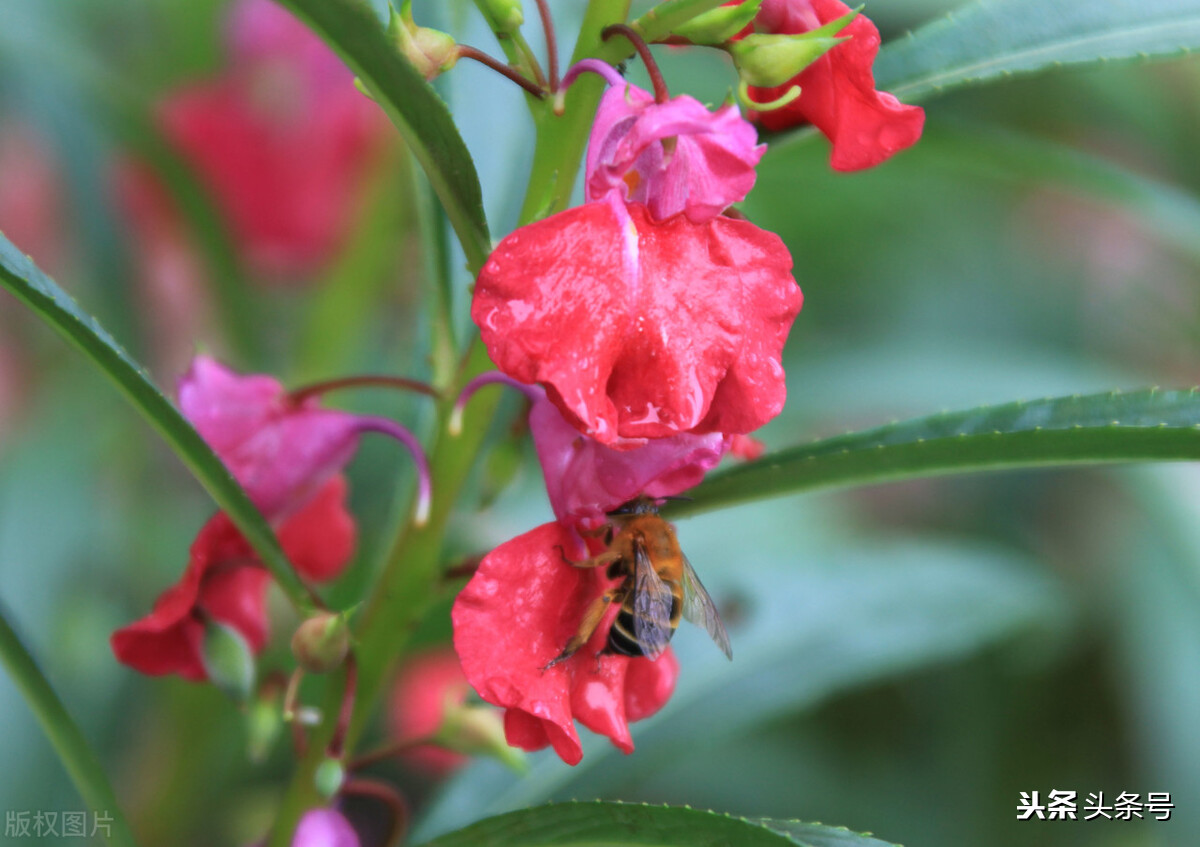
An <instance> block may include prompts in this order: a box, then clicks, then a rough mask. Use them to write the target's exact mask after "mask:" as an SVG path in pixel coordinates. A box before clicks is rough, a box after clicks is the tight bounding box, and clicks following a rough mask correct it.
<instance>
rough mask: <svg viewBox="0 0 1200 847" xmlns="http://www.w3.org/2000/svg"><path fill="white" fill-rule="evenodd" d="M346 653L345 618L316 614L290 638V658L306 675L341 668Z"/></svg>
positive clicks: (347, 649) (327, 613) (348, 648)
mask: <svg viewBox="0 0 1200 847" xmlns="http://www.w3.org/2000/svg"><path fill="white" fill-rule="evenodd" d="M349 652H350V626H349V624H348V622H347V621H346V616H345V615H339V614H334V613H332V612H319V613H317V614H315V615H313V616H312V617H311V618H309V619H308V620H306V621H305V622H304V623H302V624H300V626H299V627H297V628H296V632H295V634H294V635H292V655H293V656H295V657H296V661H297V662H299V663H300V667H302V668H304V669H305V670H306V671H308V672H310V673H329V672H330V671H332V670H335V669H336V668H339V667H341V665H342V662H344V661H345V660H346V654H347V653H349Z"/></svg>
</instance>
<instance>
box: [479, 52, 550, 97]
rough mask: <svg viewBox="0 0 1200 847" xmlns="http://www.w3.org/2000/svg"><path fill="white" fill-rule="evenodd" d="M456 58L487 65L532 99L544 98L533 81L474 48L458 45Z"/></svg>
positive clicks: (542, 91)
mask: <svg viewBox="0 0 1200 847" xmlns="http://www.w3.org/2000/svg"><path fill="white" fill-rule="evenodd" d="M458 58H460V59H474V60H475V61H476V62H479V63H480V64H481V65H487V66H488V67H489V68H491V69H492V70H494V71H495V72H496V73H498V74H500V75H501V76H505V77H508V78H509V79H511V80H512V81H513V82H515V83H516V84H517V85H519V86H521V87H522V88H524V89H525V90H526V91H528V92H529V93H530V94H532V95H533V96H534V97H536V98H538V99H539V100H540V99H542V98H543V97H545V96H546V92H545V91H544V90H543V89H542V88H541V87H540V86H539V85H538V84H537V83H535V82H533V80H531V79H529V78H527V77H526V76H525V75H524V74H522V73H521V72H520V71H518V70H517V69H516V68H514V67H512V66H510V65H506V64H504V63H503V62H501V61H500V60H499V59H497V58H495V57H493V56H490V55H488V54H487V53H484V52H483V51H482V50H477V49H476V48H474V47H468V46H467V45H465V44H460V45H458ZM553 78H554V72H553V71H551V79H553Z"/></svg>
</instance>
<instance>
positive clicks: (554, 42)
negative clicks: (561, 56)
mask: <svg viewBox="0 0 1200 847" xmlns="http://www.w3.org/2000/svg"><path fill="white" fill-rule="evenodd" d="M537 7H538V14H539V15H541V17H542V29H543V31H545V33H546V64H547V65H548V66H549V71H550V93H551V94H554V93H555V92H557V91H558V38H557V37H556V36H555V34H554V18H552V17H551V16H550V6H549V4H547V2H546V0H537Z"/></svg>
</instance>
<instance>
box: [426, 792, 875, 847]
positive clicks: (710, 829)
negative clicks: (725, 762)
mask: <svg viewBox="0 0 1200 847" xmlns="http://www.w3.org/2000/svg"><path fill="white" fill-rule="evenodd" d="M729 844H736V845H738V847H888V845H887V843H886V842H883V841H879V840H878V839H875V838H871V837H870V836H866V835H858V834H856V833H853V832H850V831H849V830H845V829H836V828H834V827H828V826H822V825H820V824H803V823H800V822H799V821H773V820H770V819H767V818H758V819H749V818H738V817H733V816H731V815H721V814H717V813H716V812H705V811H701V810H699V809H689V808H686V807H672V806H643V805H634V804H630V803H560V804H557V805H553V806H542V807H541V808H537V809H525V810H523V811H520V812H510V813H509V814H507V815H500V816H499V817H494V818H488V819H487V820H485V821H480V822H479V823H477V824H474V825H473V826H469V827H467V828H466V829H462V830H459V831H458V832H454V833H451V834H449V835H444V836H442V837H441V838H437V839H435V840H433V841H430V842H429V843H428V844H427V845H426V847H460V845H461V847H467V845H470V847H539V845H541V846H542V847H604V846H605V845H612V847H619V846H620V845H637V847H676V845H678V847H725V845H729Z"/></svg>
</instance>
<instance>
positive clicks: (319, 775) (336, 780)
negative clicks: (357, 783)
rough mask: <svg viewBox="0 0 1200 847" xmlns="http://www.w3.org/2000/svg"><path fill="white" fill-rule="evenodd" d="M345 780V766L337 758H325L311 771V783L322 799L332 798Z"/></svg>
mask: <svg viewBox="0 0 1200 847" xmlns="http://www.w3.org/2000/svg"><path fill="white" fill-rule="evenodd" d="M345 782H346V768H345V766H344V765H342V763H341V761H340V760H338V759H326V760H325V761H323V762H321V764H319V765H317V770H316V771H315V772H314V773H313V784H314V785H315V786H316V788H317V793H318V794H320V795H321V797H322V799H325V800H332V799H333V798H334V797H336V796H337V795H338V792H339V791H341V790H342V785H343V784H345Z"/></svg>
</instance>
